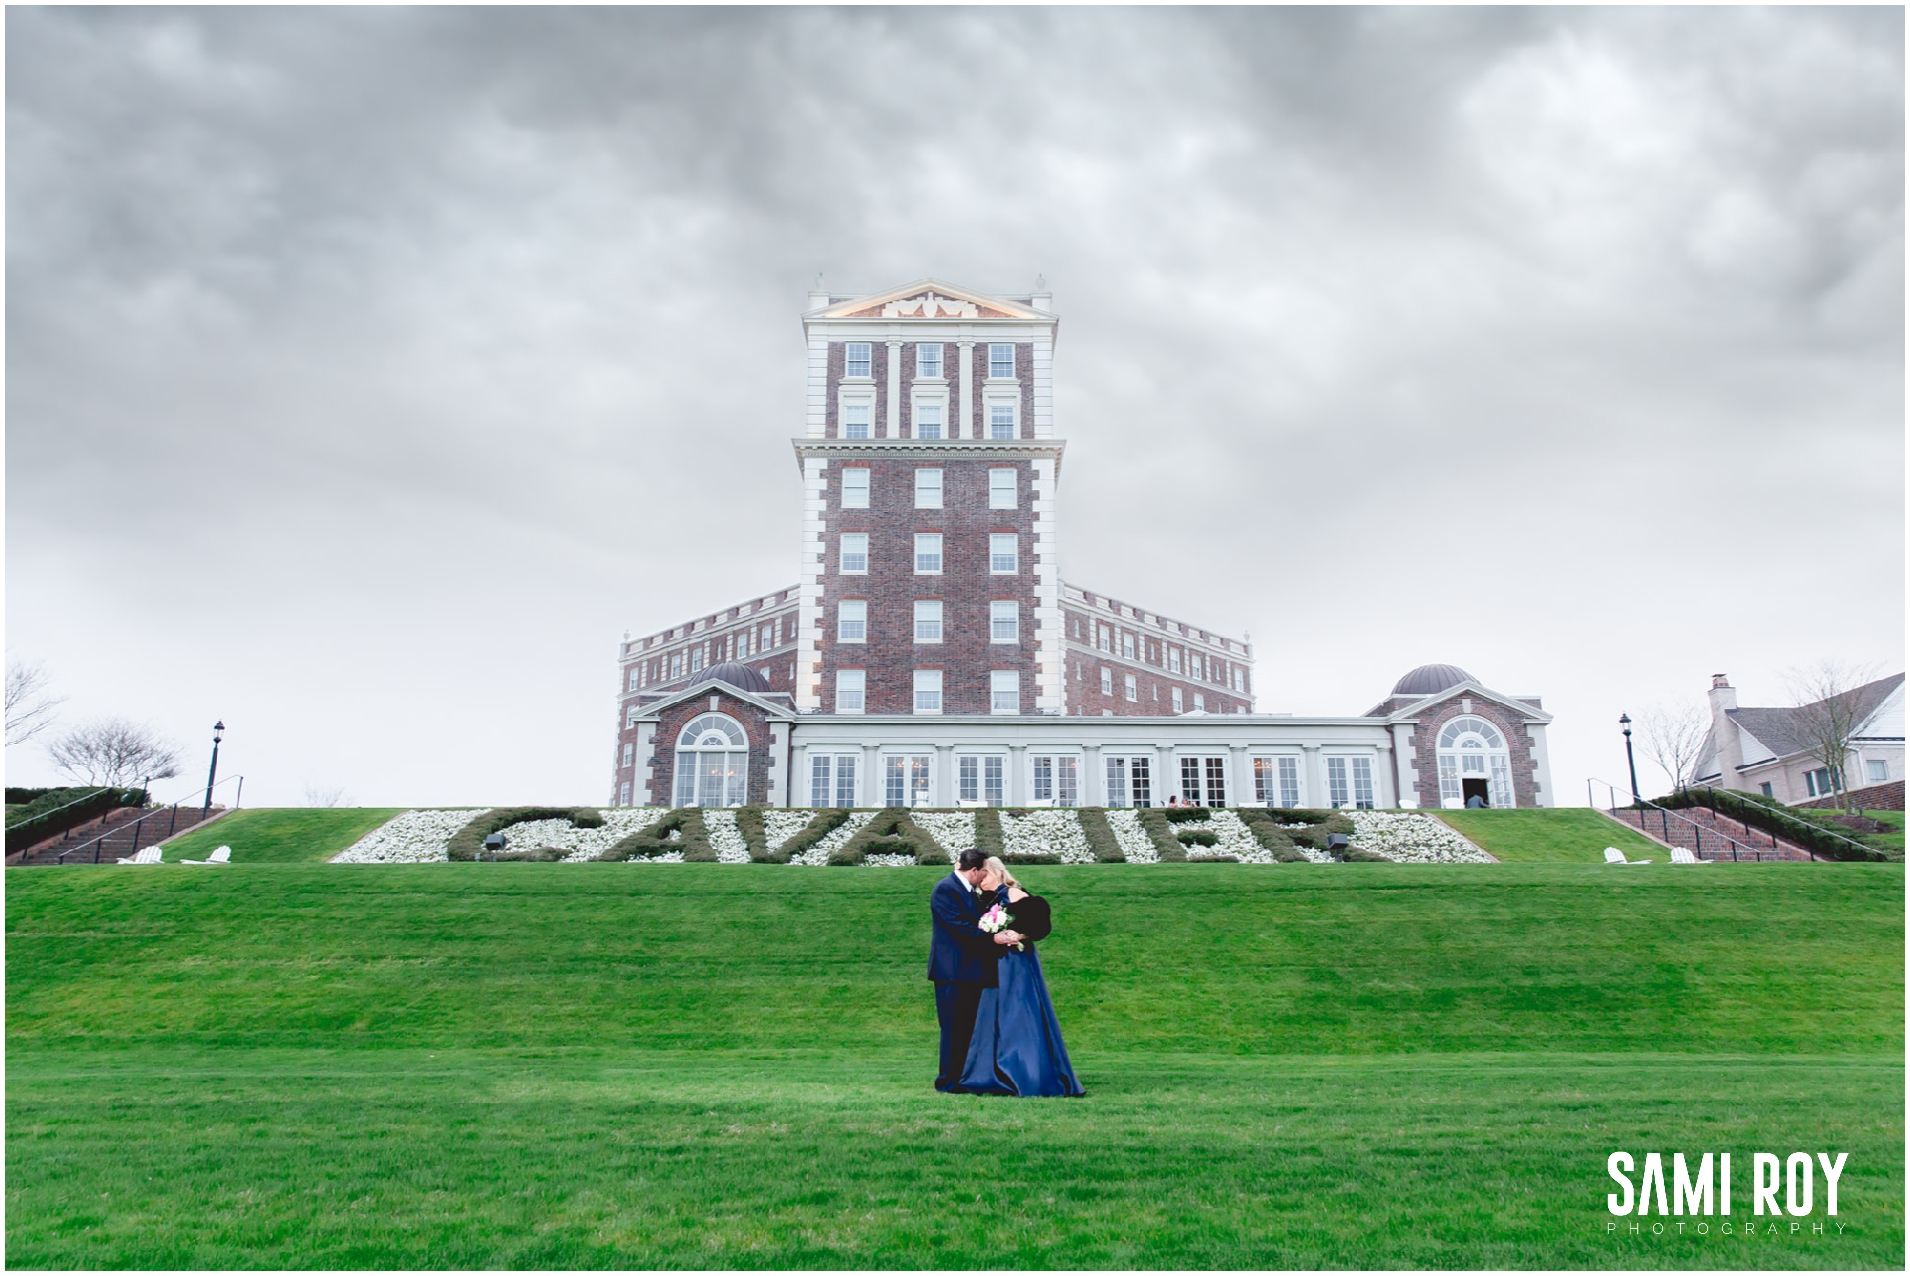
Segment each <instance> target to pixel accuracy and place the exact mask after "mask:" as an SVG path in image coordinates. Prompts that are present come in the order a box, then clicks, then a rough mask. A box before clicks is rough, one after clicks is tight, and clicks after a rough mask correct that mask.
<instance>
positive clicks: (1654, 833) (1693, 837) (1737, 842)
mask: <svg viewBox="0 0 1910 1276" xmlns="http://www.w3.org/2000/svg"><path fill="white" fill-rule="evenodd" d="M1607 814H1609V815H1611V816H1612V817H1613V818H1615V819H1618V820H1620V821H1622V822H1623V823H1626V824H1629V825H1631V826H1632V827H1633V828H1635V829H1637V830H1638V831H1639V832H1641V833H1643V834H1644V835H1645V836H1646V837H1648V838H1650V839H1651V840H1652V841H1654V842H1657V843H1659V844H1661V845H1664V846H1682V847H1683V848H1684V849H1686V850H1687V851H1690V852H1692V853H1693V854H1694V855H1696V856H1697V857H1698V858H1699V859H1706V860H1726V861H1729V860H1731V859H1733V858H1735V859H1737V860H1740V861H1764V860H1813V859H1817V858H1819V857H1818V856H1816V855H1813V854H1812V853H1811V852H1810V851H1809V850H1807V849H1805V848H1804V847H1802V846H1799V845H1797V844H1796V843H1795V842H1791V841H1788V840H1787V839H1785V838H1782V837H1778V836H1775V835H1774V834H1771V833H1767V832H1765V831H1764V830H1763V829H1754V828H1750V827H1748V826H1746V825H1745V824H1744V823H1743V821H1741V820H1734V819H1732V818H1731V817H1730V816H1728V815H1719V814H1718V813H1717V812H1716V811H1713V810H1711V809H1710V808H1709V807H1703V806H1694V807H1688V808H1686V809H1685V810H1682V811H1669V812H1667V811H1663V810H1657V809H1647V810H1643V811H1634V810H1626V809H1622V808H1621V809H1620V810H1616V811H1610V812H1607Z"/></svg>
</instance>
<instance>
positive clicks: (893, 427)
mask: <svg viewBox="0 0 1910 1276" xmlns="http://www.w3.org/2000/svg"><path fill="white" fill-rule="evenodd" d="M888 418H889V419H888V425H887V426H886V427H885V429H884V433H883V437H884V438H890V439H899V438H901V437H902V343H901V342H900V341H891V342H889V411H888Z"/></svg>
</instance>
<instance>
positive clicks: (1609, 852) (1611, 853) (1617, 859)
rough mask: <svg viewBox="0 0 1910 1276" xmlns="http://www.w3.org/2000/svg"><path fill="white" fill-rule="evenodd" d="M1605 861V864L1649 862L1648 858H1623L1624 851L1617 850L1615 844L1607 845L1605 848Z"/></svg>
mask: <svg viewBox="0 0 1910 1276" xmlns="http://www.w3.org/2000/svg"><path fill="white" fill-rule="evenodd" d="M1605 862H1606V863H1607V864H1649V863H1651V861H1650V860H1628V859H1626V858H1625V852H1623V851H1621V850H1619V849H1618V848H1617V847H1616V846H1608V847H1606V848H1605Z"/></svg>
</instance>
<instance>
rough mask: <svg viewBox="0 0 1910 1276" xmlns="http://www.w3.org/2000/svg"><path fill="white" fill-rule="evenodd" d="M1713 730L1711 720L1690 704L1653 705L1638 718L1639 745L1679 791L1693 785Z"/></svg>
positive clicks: (1687, 702) (1673, 787)
mask: <svg viewBox="0 0 1910 1276" xmlns="http://www.w3.org/2000/svg"><path fill="white" fill-rule="evenodd" d="M1710 730H1711V718H1710V715H1708V714H1706V713H1705V711H1704V710H1703V709H1702V708H1700V707H1699V706H1697V705H1695V704H1692V703H1690V702H1689V701H1686V702H1684V703H1682V704H1676V705H1653V706H1652V707H1651V708H1649V709H1647V710H1645V711H1644V712H1643V713H1641V714H1639V715H1638V743H1639V744H1640V745H1641V746H1642V747H1643V749H1644V752H1645V756H1646V757H1648V758H1650V759H1651V760H1652V761H1653V762H1655V763H1657V764H1658V769H1659V770H1661V771H1663V772H1664V773H1665V774H1666V775H1667V776H1669V777H1671V787H1672V789H1673V790H1674V791H1675V790H1677V789H1682V788H1684V787H1685V785H1687V784H1689V783H1691V774H1692V772H1693V771H1694V770H1696V769H1697V766H1698V763H1700V762H1702V761H1703V760H1704V759H1703V758H1701V757H1699V756H1698V754H1699V752H1700V750H1702V749H1703V748H1704V738H1705V736H1706V734H1707V733H1709V732H1710Z"/></svg>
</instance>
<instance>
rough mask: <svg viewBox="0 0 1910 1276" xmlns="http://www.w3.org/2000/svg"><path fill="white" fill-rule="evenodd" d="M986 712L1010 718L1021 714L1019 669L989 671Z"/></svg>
mask: <svg viewBox="0 0 1910 1276" xmlns="http://www.w3.org/2000/svg"><path fill="white" fill-rule="evenodd" d="M988 712H989V713H991V714H998V715H1004V716H1010V717H1012V716H1014V715H1016V714H1019V713H1020V712H1021V671H1020V670H1019V669H990V670H989V671H988Z"/></svg>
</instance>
